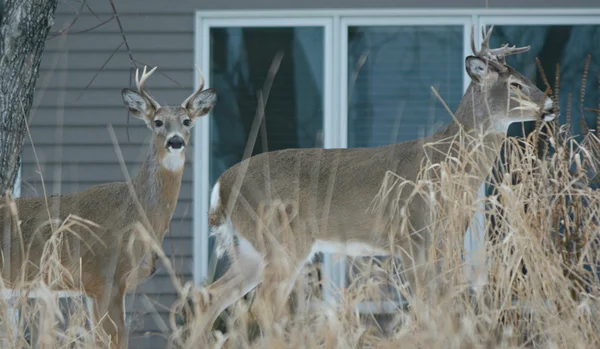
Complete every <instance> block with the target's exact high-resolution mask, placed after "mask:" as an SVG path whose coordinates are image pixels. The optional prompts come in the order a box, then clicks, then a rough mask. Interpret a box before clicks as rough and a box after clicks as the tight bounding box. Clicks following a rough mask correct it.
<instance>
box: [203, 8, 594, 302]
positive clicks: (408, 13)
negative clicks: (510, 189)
mask: <svg viewBox="0 0 600 349" xmlns="http://www.w3.org/2000/svg"><path fill="white" fill-rule="evenodd" d="M567 12H568V13H567ZM599 15H600V11H599V10H597V9H569V10H568V11H566V10H553V9H540V10H536V13H535V14H534V15H523V12H522V11H521V10H516V9H495V10H490V9H476V10H473V9H468V10H462V9H454V10H413V9H397V10H389V9H386V10H368V11H366V10H341V9H339V10H297V11H266V12H265V11H239V12H234V11H218V12H198V21H197V33H198V35H197V40H198V42H197V44H196V47H197V48H198V54H197V57H198V62H199V63H201V64H200V65H201V67H202V68H203V71H205V72H207V75H209V76H208V80H209V81H212V82H211V83H210V85H211V87H216V88H217V89H218V90H219V93H220V103H219V104H218V105H217V106H216V107H215V109H214V110H213V112H212V113H211V116H210V117H208V118H203V120H202V123H201V125H199V127H197V128H196V131H195V132H196V136H195V139H196V140H197V142H199V143H200V144H197V148H196V149H197V153H198V155H196V160H195V162H194V166H195V173H196V174H195V176H196V177H195V178H196V180H195V182H196V183H195V184H194V185H195V198H196V200H195V206H196V207H195V215H194V216H195V217H194V222H195V223H194V224H195V237H196V239H195V256H194V258H195V263H196V272H195V279H196V282H197V283H199V282H201V281H202V280H203V278H204V277H205V276H206V271H207V268H208V266H207V262H208V258H209V256H208V251H209V247H208V244H209V243H208V240H209V239H208V235H207V225H208V222H207V217H206V215H205V214H204V213H205V212H207V211H208V198H209V195H210V187H211V185H212V184H213V183H214V181H215V180H216V178H217V177H218V175H219V174H220V173H222V171H224V170H225V169H226V168H228V167H229V166H231V165H232V164H234V163H236V162H238V161H239V160H240V159H241V156H242V153H243V151H244V149H245V146H246V142H247V138H248V130H249V127H250V126H249V125H250V124H251V123H252V120H253V118H254V113H255V108H256V95H255V92H256V91H257V89H259V88H261V87H262V84H263V82H264V77H265V75H266V69H268V66H269V64H270V62H271V60H272V59H273V56H274V54H275V52H276V51H277V50H283V51H284V52H285V58H284V61H283V62H282V66H281V69H280V71H279V73H278V75H277V77H276V79H275V82H274V86H273V90H272V91H274V93H273V94H272V95H271V96H270V97H269V103H268V105H267V116H266V118H267V123H266V130H267V134H268V138H267V140H266V141H265V139H264V138H262V135H261V134H260V133H259V135H258V138H257V141H256V144H255V146H254V148H253V154H255V153H258V152H262V151H264V150H265V148H264V144H266V145H267V148H268V150H274V149H281V148H289V147H374V146H380V145H386V144H390V143H394V142H402V141H406V140H410V139H415V138H418V137H422V136H425V135H429V134H431V133H433V132H435V131H436V130H437V129H439V128H440V127H442V126H444V125H446V124H447V123H448V122H449V121H450V119H451V116H450V115H449V114H448V113H447V112H446V110H445V108H444V107H443V106H442V105H441V103H440V102H439V101H438V100H437V98H436V97H435V96H434V95H433V94H432V92H431V89H430V87H435V88H436V90H437V91H438V93H439V94H440V96H441V97H442V98H443V100H444V102H446V103H447V104H448V106H449V108H450V109H452V110H456V108H457V106H458V103H459V101H460V99H461V98H462V96H463V93H464V91H465V89H466V87H467V85H468V83H469V82H470V79H469V77H468V76H467V74H466V72H465V69H464V59H465V57H466V56H467V55H469V54H471V47H470V45H469V43H470V35H471V25H474V26H475V28H476V30H477V31H476V34H478V33H479V29H477V28H480V26H481V25H484V24H485V25H490V24H494V25H495V30H494V32H493V36H492V40H491V44H492V45H494V46H497V45H500V44H503V43H507V42H508V43H510V44H511V45H521V46H524V45H531V50H530V51H529V52H528V53H525V54H522V55H517V56H510V57H509V58H508V59H507V61H508V63H509V64H510V65H512V66H513V67H514V68H515V69H517V70H518V71H520V72H522V73H523V74H524V75H526V76H527V77H528V78H530V79H531V80H532V81H535V82H536V83H537V84H538V86H540V87H541V88H544V84H543V82H542V81H541V77H540V75H539V74H538V70H537V66H536V63H535V57H538V58H539V59H540V61H541V63H542V65H543V66H544V70H545V72H546V75H547V76H548V79H549V80H550V83H551V84H553V81H554V75H555V66H556V63H560V67H561V93H560V107H561V109H562V110H566V101H567V95H568V94H569V93H571V94H572V95H573V105H572V113H571V115H572V119H573V121H572V125H573V128H574V131H575V132H579V127H580V126H579V120H578V119H579V118H580V115H581V110H580V107H579V92H580V89H581V76H582V73H583V68H584V65H585V61H586V59H587V55H588V54H591V57H592V60H591V63H590V68H589V73H588V81H587V92H586V99H585V104H584V108H598V105H600V81H599V79H600V78H598V76H599V74H600V60H599V59H600V44H598V43H599V42H600V16H599ZM475 40H476V44H477V45H479V42H480V37H479V35H476V36H475ZM565 117H566V113H562V115H561V122H564V120H565V119H564V118H565ZM596 117H597V116H596V115H595V114H592V113H587V114H586V121H587V124H588V126H589V127H590V128H595V127H596V121H595V120H596ZM522 128H523V126H522V125H520V124H516V125H513V126H512V127H511V128H510V130H509V135H513V136H519V135H521V134H522V131H521V130H522ZM531 129H533V123H529V124H527V125H525V132H528V130H531ZM484 189H485V188H483V187H482V190H481V191H480V193H481V195H482V196H484V195H485V192H486V191H485V190H484ZM477 221H479V222H480V223H479V224H482V223H483V221H484V220H483V217H481V214H479V215H477V214H476V216H475V217H474V218H473V221H472V222H473V223H476V222H477ZM482 228H483V226H481V225H472V226H471V228H470V229H469V231H467V232H466V235H465V248H466V249H467V251H468V253H467V256H465V260H466V263H465V264H466V265H468V266H477V265H478V264H479V263H481V262H482V261H481V260H479V261H476V260H475V257H474V256H475V251H476V250H477V249H478V248H479V246H481V241H482V240H481V239H482V238H483V234H484V231H485V229H482ZM477 258H478V257H477ZM360 260H361V259H360V258H359V259H355V260H350V259H341V261H339V262H337V261H338V259H335V258H329V257H328V256H325V260H324V263H323V268H324V270H323V275H324V279H325V280H324V281H325V282H326V283H330V284H331V283H333V284H336V285H337V286H341V287H345V286H346V285H348V282H350V281H352V274H353V271H354V270H355V268H356V266H357V265H358V262H361V261H360ZM362 260H363V261H364V259H362ZM369 260H370V258H369ZM348 262H350V263H351V267H350V268H349V265H348ZM475 274H476V273H473V274H472V276H475ZM472 280H473V281H475V279H473V278H472ZM382 291H383V292H384V293H385V292H388V293H389V290H387V289H383V290H382ZM388 295H389V296H391V298H392V299H394V301H398V297H397V296H398V295H394V294H388Z"/></svg>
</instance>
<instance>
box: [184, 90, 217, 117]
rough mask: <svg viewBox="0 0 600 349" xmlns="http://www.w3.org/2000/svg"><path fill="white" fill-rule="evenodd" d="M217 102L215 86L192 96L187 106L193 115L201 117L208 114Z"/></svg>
mask: <svg viewBox="0 0 600 349" xmlns="http://www.w3.org/2000/svg"><path fill="white" fill-rule="evenodd" d="M216 103H217V90H215V89H214V88H209V89H206V90H204V91H202V92H200V93H198V95H197V96H195V97H194V98H192V99H191V100H190V101H189V102H188V103H187V104H186V106H185V108H186V109H187V110H188V111H189V112H190V114H191V115H192V117H199V116H204V115H206V114H208V113H209V112H210V111H211V110H212V108H213V107H214V106H215V104H216Z"/></svg>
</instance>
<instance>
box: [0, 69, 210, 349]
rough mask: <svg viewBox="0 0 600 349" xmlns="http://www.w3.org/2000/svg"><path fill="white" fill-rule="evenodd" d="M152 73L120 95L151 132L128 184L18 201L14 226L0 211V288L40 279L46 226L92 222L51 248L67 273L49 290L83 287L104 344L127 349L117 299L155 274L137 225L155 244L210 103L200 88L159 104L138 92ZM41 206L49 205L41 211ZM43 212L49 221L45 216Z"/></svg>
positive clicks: (50, 231)
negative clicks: (107, 339) (72, 219)
mask: <svg viewBox="0 0 600 349" xmlns="http://www.w3.org/2000/svg"><path fill="white" fill-rule="evenodd" d="M155 69H156V67H155V68H154V69H152V70H150V71H149V72H146V68H145V67H144V71H143V74H142V75H141V77H139V74H138V73H139V71H136V84H137V88H138V92H136V91H133V90H131V89H129V88H125V89H123V90H122V98H123V102H124V104H125V106H126V108H127V109H128V110H129V111H130V112H131V113H132V114H133V115H134V116H135V117H137V118H139V119H141V120H143V121H144V122H145V124H146V126H147V127H148V129H149V130H150V131H151V133H152V140H151V142H150V144H149V151H148V154H147V157H146V159H145V160H144V162H143V164H142V165H141V168H140V170H139V173H138V174H137V176H136V177H134V178H132V179H131V180H130V181H125V182H116V183H107V184H101V185H97V186H92V187H89V188H87V189H84V190H81V191H78V192H75V193H68V194H62V195H56V196H49V197H23V198H18V199H16V200H15V203H16V209H17V213H18V217H19V218H18V219H19V220H18V221H17V220H16V218H15V217H13V216H12V215H11V210H10V209H8V208H7V207H4V208H3V211H4V212H2V214H1V215H0V226H2V227H3V228H4V231H3V237H2V239H0V246H1V252H2V272H3V278H4V280H5V284H8V285H9V286H11V287H18V285H19V284H23V283H24V282H27V281H28V280H33V279H36V278H39V277H40V275H43V270H42V269H44V268H45V266H44V263H43V261H42V260H41V258H42V255H43V254H44V249H45V248H47V245H48V244H47V242H48V241H49V239H51V236H52V235H53V230H54V229H55V228H54V229H53V228H52V227H51V226H50V223H53V224H55V225H56V223H58V224H61V223H62V222H63V221H64V220H65V219H67V217H69V216H70V215H75V216H78V217H80V218H83V219H85V220H87V221H90V222H92V223H93V224H94V225H91V224H88V225H87V226H85V227H83V226H82V225H81V224H79V225H72V226H71V227H70V229H69V230H70V231H69V232H65V233H64V234H63V235H64V237H63V238H62V239H61V240H62V241H61V245H60V248H59V249H58V253H59V256H60V262H61V264H62V266H63V267H64V268H66V269H67V270H68V271H69V272H70V277H65V282H64V283H63V284H61V285H50V287H52V288H54V289H72V290H76V291H77V290H81V289H83V290H84V291H85V293H86V294H87V296H89V297H91V298H92V299H94V300H95V312H94V313H95V314H94V315H95V321H96V322H97V321H99V320H100V319H101V318H103V317H105V315H108V317H109V319H103V320H102V327H103V328H104V330H105V331H106V332H107V333H108V334H109V335H111V336H112V337H111V344H112V345H113V346H114V347H116V348H126V347H127V342H128V339H127V338H128V334H127V330H126V327H125V308H124V296H125V294H126V293H127V291H128V290H131V289H133V288H135V287H136V286H137V285H138V284H139V283H140V282H142V281H144V280H145V279H147V278H148V277H149V276H151V274H153V273H154V270H155V263H156V261H157V257H156V254H155V253H152V252H151V250H150V248H149V246H148V245H147V244H144V243H142V242H140V241H141V240H139V239H137V240H136V237H137V236H138V232H139V230H138V227H140V224H141V226H142V227H143V229H145V230H146V231H147V232H148V233H149V235H151V238H153V239H154V241H155V242H156V243H158V244H161V243H162V241H163V239H164V236H165V234H166V233H167V231H168V229H169V224H170V221H171V218H172V216H173V213H174V211H175V207H176V204H177V200H178V197H179V190H180V186H181V178H182V175H183V169H184V164H185V148H186V147H187V146H188V143H189V139H190V134H191V130H192V127H193V126H194V123H195V121H196V119H197V118H199V117H202V116H204V115H206V114H207V113H208V112H210V110H211V109H212V108H213V106H214V105H215V103H216V92H215V90H214V89H207V90H204V79H203V78H202V74H201V73H200V80H201V83H200V87H199V88H198V89H197V90H196V91H195V92H194V93H193V94H191V95H190V96H189V97H188V98H186V99H185V101H183V103H182V104H181V105H179V106H161V105H160V104H159V103H158V102H157V101H156V100H155V99H154V98H152V97H151V96H150V95H149V94H148V93H147V91H146V90H145V88H144V84H145V82H146V80H147V79H148V77H149V76H150V75H151V74H152V73H153V72H154V71H155ZM46 204H48V207H46ZM49 214H50V216H49Z"/></svg>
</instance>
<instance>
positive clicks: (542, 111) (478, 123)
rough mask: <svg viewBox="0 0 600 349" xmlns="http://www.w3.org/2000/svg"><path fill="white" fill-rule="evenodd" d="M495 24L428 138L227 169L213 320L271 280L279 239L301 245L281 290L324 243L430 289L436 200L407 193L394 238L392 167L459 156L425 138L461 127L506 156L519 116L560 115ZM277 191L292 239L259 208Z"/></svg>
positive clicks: (272, 155)
mask: <svg viewBox="0 0 600 349" xmlns="http://www.w3.org/2000/svg"><path fill="white" fill-rule="evenodd" d="M492 29H493V27H492V28H490V29H489V31H488V32H487V34H486V33H485V32H483V33H482V34H483V41H482V44H481V49H480V50H479V51H477V50H476V48H475V43H474V33H473V31H472V33H471V46H472V50H473V55H471V56H468V57H466V60H465V66H466V71H467V73H468V75H469V76H470V78H471V82H470V84H469V86H468V89H467V91H466V93H465V95H464V96H463V98H462V99H461V102H460V105H459V106H458V109H457V110H456V112H455V114H454V117H453V121H452V122H451V123H450V124H449V125H447V126H446V127H445V128H444V129H442V130H441V131H439V132H437V133H435V134H433V135H431V136H429V137H427V138H425V139H416V140H411V141H407V142H402V143H397V144H391V145H387V146H381V147H376V148H346V149H321V148H312V149H286V150H280V151H273V152H267V153H262V154H258V155H255V156H253V157H250V158H248V159H246V160H243V161H241V162H239V163H238V164H236V165H234V166H232V167H231V168H229V169H228V170H226V171H225V172H224V173H223V174H222V175H221V176H220V177H219V179H218V180H217V182H216V184H215V185H214V187H213V189H212V193H211V197H210V212H209V223H210V225H211V227H212V234H213V235H215V236H216V237H217V241H218V244H219V245H218V246H220V248H221V251H227V253H228V255H229V257H230V260H231V265H230V268H229V269H228V270H227V272H226V273H225V274H224V275H223V276H222V277H221V278H220V279H218V280H216V281H215V282H214V283H212V284H211V285H209V286H207V287H206V288H205V289H203V290H202V291H203V292H201V295H203V297H202V299H203V300H202V302H201V303H202V304H203V306H202V308H201V309H202V310H203V311H204V314H203V319H204V320H203V323H204V321H206V323H205V324H206V326H210V324H212V323H213V321H214V320H215V318H216V316H218V315H219V313H220V312H222V311H223V310H224V309H225V308H227V307H229V306H230V305H231V304H232V303H233V302H235V301H236V300H238V299H240V298H241V297H242V296H243V295H244V294H245V293H247V292H248V291H250V290H252V289H253V288H254V287H256V286H257V285H259V284H260V283H261V282H262V281H263V280H264V277H265V275H266V274H265V268H267V267H269V266H270V265H271V264H272V263H273V262H275V263H274V264H277V261H273V260H270V251H271V248H272V247H273V245H274V244H279V245H280V246H284V245H285V244H286V243H287V244H294V246H293V249H294V251H295V253H296V255H295V256H294V258H295V259H294V261H293V263H294V262H295V263H296V265H295V268H292V270H295V271H296V273H294V272H292V274H291V276H289V279H288V280H289V283H287V285H288V286H287V287H282V288H280V289H281V290H283V291H282V293H281V295H282V297H288V296H289V293H290V291H291V287H292V285H293V284H294V280H295V278H296V276H297V275H298V273H299V272H300V270H301V269H302V267H303V266H304V265H305V264H306V263H308V262H309V261H311V259H312V257H313V255H314V254H315V253H317V252H324V253H335V254H341V255H347V256H355V257H360V256H366V257H368V256H373V255H379V256H386V255H388V256H389V255H394V256H398V257H400V259H401V262H402V265H403V267H404V269H405V274H406V279H407V281H408V284H409V289H410V291H411V293H413V295H418V294H424V293H420V292H419V290H420V288H421V291H422V292H425V287H424V286H425V285H426V284H427V283H428V282H429V281H431V280H432V279H433V277H434V273H432V272H430V271H428V268H427V267H426V265H427V262H428V258H429V255H428V251H429V248H430V247H431V246H432V241H433V238H432V237H433V234H434V232H433V231H430V230H429V226H428V224H429V221H428V219H429V218H428V213H427V205H426V203H425V202H424V199H420V198H418V197H415V198H414V199H413V200H411V201H410V202H408V203H407V206H406V209H405V214H406V216H407V217H408V221H409V224H408V226H409V228H408V229H409V230H410V231H409V232H407V233H406V234H403V235H402V236H398V237H397V238H394V239H393V240H392V239H390V238H389V236H388V233H386V232H385V231H384V229H383V224H382V221H383V220H382V219H380V218H381V215H379V214H378V213H377V212H372V211H371V209H370V206H371V203H372V201H373V199H374V198H375V197H376V195H378V193H379V191H380V188H381V187H382V184H383V182H384V178H385V176H386V173H387V172H392V173H395V174H397V175H398V177H401V178H404V179H406V180H410V181H416V180H417V177H418V175H419V173H420V165H421V163H422V162H423V160H424V159H425V157H427V158H428V159H429V161H430V163H431V164H432V166H433V165H435V164H440V163H442V162H444V161H446V160H447V159H448V158H449V157H450V156H456V149H455V148H453V147H452V144H451V143H452V142H448V143H445V144H442V145H438V146H437V147H436V149H437V150H436V151H435V152H433V153H431V154H430V153H428V152H427V151H426V149H425V145H426V144H431V143H435V142H438V141H440V140H446V139H454V138H456V135H457V134H458V133H459V131H460V130H461V129H462V130H464V132H465V133H467V134H470V135H472V136H475V137H479V136H483V139H484V142H485V144H486V146H487V148H488V149H489V151H490V152H492V153H493V155H494V157H497V156H498V152H499V149H500V147H501V144H502V142H503V140H504V139H505V137H506V133H507V129H508V126H509V125H510V124H512V123H515V122H525V121H533V120H540V119H542V120H545V121H548V120H552V119H554V117H555V113H554V111H553V103H552V100H551V99H550V98H548V97H547V96H546V94H545V93H544V92H542V91H541V90H540V89H538V88H537V87H536V86H535V85H534V84H533V83H532V82H531V81H529V80H528V79H527V78H526V77H524V76H523V75H521V74H520V73H519V72H517V71H515V70H514V69H513V68H512V67H510V66H508V65H506V62H505V57H506V56H508V55H512V54H518V53H522V52H525V51H527V50H529V47H520V48H517V47H514V46H513V47H509V46H508V45H504V46H502V47H500V48H495V49H491V48H490V47H489V40H490V36H491V33H492ZM478 165H479V167H482V171H483V172H484V173H485V174H489V172H490V171H491V170H492V167H491V166H490V164H489V163H486V164H483V163H481V164H478ZM265 170H268V173H269V174H267V173H266V172H265ZM484 180H485V176H483V177H481V178H478V179H476V180H472V181H470V182H469V185H471V186H472V189H473V192H476V191H477V189H478V188H479V187H480V186H481V185H482V183H483V181H484ZM400 199H401V200H402V199H406V196H404V197H402V198H400ZM278 200H279V201H280V202H283V203H285V202H288V203H293V205H288V204H285V205H284V207H285V210H286V212H285V213H287V214H288V215H289V226H290V227H291V232H292V233H291V234H292V237H291V238H290V239H289V240H288V241H287V242H284V241H275V242H273V240H269V239H270V238H268V237H264V236H261V235H260V234H258V233H257V231H258V228H259V227H260V226H261V224H262V225H264V222H261V221H260V219H261V218H260V217H259V214H258V212H260V211H261V210H262V209H263V208H264V207H265V205H268V204H269V203H273V202H276V201H278ZM290 206H292V207H293V209H289V207H290ZM465 229H466V228H465ZM274 239H276V237H275V238H274ZM286 251H287V250H286ZM409 251H412V252H409ZM408 270H412V271H413V272H407V271H408ZM286 282H287V281H286ZM284 285H285V284H284Z"/></svg>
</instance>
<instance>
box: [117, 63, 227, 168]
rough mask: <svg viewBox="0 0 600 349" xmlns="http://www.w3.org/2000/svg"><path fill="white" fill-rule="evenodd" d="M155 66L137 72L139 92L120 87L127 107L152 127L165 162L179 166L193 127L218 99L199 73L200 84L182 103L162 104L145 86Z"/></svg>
mask: <svg viewBox="0 0 600 349" xmlns="http://www.w3.org/2000/svg"><path fill="white" fill-rule="evenodd" d="M155 70H156V67H154V68H153V69H152V70H150V71H149V72H146V67H144V71H143V73H142V76H141V77H139V70H136V72H135V80H136V85H137V89H138V92H135V91H133V90H131V89H129V88H124V89H123V90H122V91H121V95H122V97H123V102H124V103H125V107H127V109H128V110H129V111H130V112H131V113H132V114H133V115H134V116H135V117H137V118H138V119H142V120H143V121H144V122H145V123H146V126H148V128H149V129H150V130H151V131H152V133H153V136H154V145H155V147H156V150H157V152H158V153H159V155H160V154H162V155H163V160H164V161H162V162H163V165H164V166H165V167H166V168H168V169H172V170H178V169H179V167H180V166H178V165H181V166H183V162H182V161H181V159H182V158H183V157H182V156H183V150H184V149H185V147H186V146H187V144H188V143H189V139H190V135H191V130H192V127H193V126H194V124H195V121H196V118H198V117H201V116H204V115H206V114H208V113H209V112H210V111H211V109H212V108H213V107H214V105H215V103H216V102H217V93H216V91H215V89H213V88H209V89H207V90H203V89H204V77H203V76H202V73H201V72H200V71H198V73H199V76H200V86H199V87H198V89H197V90H196V91H194V93H192V94H191V95H190V96H189V97H188V98H186V99H185V100H184V101H183V103H182V104H181V105H180V106H161V105H160V104H158V102H157V101H156V100H154V99H153V98H152V97H151V96H150V95H149V94H148V93H147V92H146V90H145V89H144V84H145V82H146V80H147V79H148V77H149V76H150V75H152V73H153V72H154V71H155Z"/></svg>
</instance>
